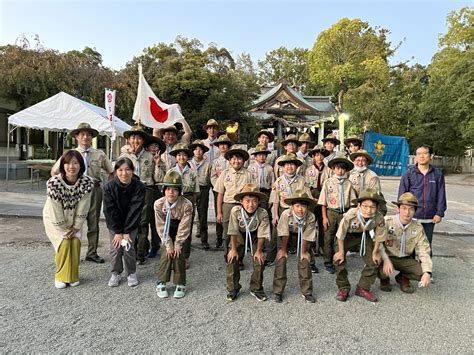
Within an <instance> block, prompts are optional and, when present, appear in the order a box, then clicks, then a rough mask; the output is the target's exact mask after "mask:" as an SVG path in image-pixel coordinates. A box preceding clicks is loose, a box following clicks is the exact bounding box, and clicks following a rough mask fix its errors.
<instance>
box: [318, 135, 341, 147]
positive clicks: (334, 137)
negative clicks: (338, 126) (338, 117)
mask: <svg viewBox="0 0 474 355" xmlns="http://www.w3.org/2000/svg"><path fill="white" fill-rule="evenodd" d="M327 141H330V142H333V143H334V145H339V144H341V141H340V140H339V139H337V137H336V136H335V135H334V134H332V133H329V134H328V135H327V136H326V138H323V140H322V142H323V144H324V143H326V142H327Z"/></svg>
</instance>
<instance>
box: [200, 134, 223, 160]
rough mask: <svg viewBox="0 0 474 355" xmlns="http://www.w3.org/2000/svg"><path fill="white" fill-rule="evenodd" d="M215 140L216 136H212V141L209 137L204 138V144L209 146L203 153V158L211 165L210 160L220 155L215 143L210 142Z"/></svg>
mask: <svg viewBox="0 0 474 355" xmlns="http://www.w3.org/2000/svg"><path fill="white" fill-rule="evenodd" d="M216 141H217V137H216V138H214V140H213V141H211V140H210V139H209V137H208V138H206V139H205V140H204V145H205V146H206V147H208V148H209V151H208V152H206V153H204V159H206V160H207V161H208V162H209V165H211V164H212V162H213V161H214V160H216V159H217V158H219V156H220V155H221V152H220V151H219V147H218V146H217V145H214V144H212V143H214V142H216Z"/></svg>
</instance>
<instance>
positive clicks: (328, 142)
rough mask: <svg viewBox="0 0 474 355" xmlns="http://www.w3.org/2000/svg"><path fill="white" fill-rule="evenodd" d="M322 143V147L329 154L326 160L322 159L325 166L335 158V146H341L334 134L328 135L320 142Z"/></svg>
mask: <svg viewBox="0 0 474 355" xmlns="http://www.w3.org/2000/svg"><path fill="white" fill-rule="evenodd" d="M322 142H323V145H324V149H326V150H327V151H328V152H329V155H328V156H327V157H326V158H324V162H325V163H326V164H327V163H329V161H330V160H331V159H333V158H334V157H335V156H336V153H337V152H336V151H335V150H334V148H336V146H337V145H339V144H341V141H340V140H339V139H337V137H336V136H335V135H334V134H332V133H329V134H328V135H327V136H326V138H324V139H323V140H322Z"/></svg>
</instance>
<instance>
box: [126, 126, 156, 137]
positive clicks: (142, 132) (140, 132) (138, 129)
mask: <svg viewBox="0 0 474 355" xmlns="http://www.w3.org/2000/svg"><path fill="white" fill-rule="evenodd" d="M133 134H137V135H139V136H141V137H142V138H143V140H144V141H147V140H148V137H149V136H150V135H149V134H148V133H147V132H146V131H145V130H144V129H143V127H142V126H140V125H135V126H133V127H132V128H130V129H129V130H128V131H125V132H123V136H124V137H125V139H128V138H130V136H131V135H133Z"/></svg>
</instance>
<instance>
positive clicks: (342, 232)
mask: <svg viewBox="0 0 474 355" xmlns="http://www.w3.org/2000/svg"><path fill="white" fill-rule="evenodd" d="M358 210H359V209H358V208H357V207H354V208H351V209H350V210H349V211H347V212H346V213H345V214H344V217H342V220H341V223H340V224H339V228H338V229H337V232H336V237H337V238H338V239H339V240H344V239H345V238H346V235H347V233H362V232H363V231H364V226H363V225H362V224H361V222H360V220H359V218H358V216H357V211H358ZM371 220H372V221H371V222H370V223H369V225H368V226H367V230H366V232H367V236H370V237H372V235H371V234H369V231H374V233H373V237H372V240H375V241H377V242H384V241H385V238H386V234H387V233H386V228H385V220H384V218H383V215H382V214H381V213H380V212H378V211H377V212H376V213H375V215H374V217H372V218H371ZM366 222H368V220H367V221H365V220H364V223H366Z"/></svg>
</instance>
